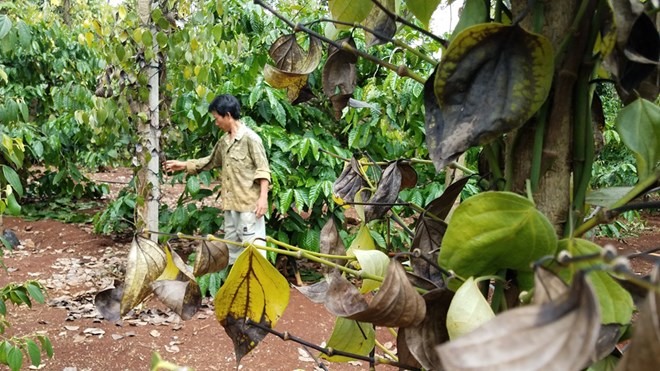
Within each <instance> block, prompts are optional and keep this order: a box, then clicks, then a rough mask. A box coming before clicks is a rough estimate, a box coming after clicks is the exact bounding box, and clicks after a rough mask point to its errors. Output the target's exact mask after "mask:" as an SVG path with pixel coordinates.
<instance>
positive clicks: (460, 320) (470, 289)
mask: <svg viewBox="0 0 660 371" xmlns="http://www.w3.org/2000/svg"><path fill="white" fill-rule="evenodd" d="M493 317H495V313H493V310H492V309H491V308H490V305H489V304H488V302H487V301H486V298H484V296H483V294H482V293H481V291H480V290H479V287H478V286H477V283H476V282H475V281H474V278H472V277H470V278H468V279H467V280H466V281H465V282H463V284H462V285H461V287H459V289H458V290H456V294H455V295H454V298H453V299H452V301H451V304H450V305H449V310H448V311H447V333H448V334H449V338H450V339H457V338H459V337H460V336H463V335H465V334H467V333H470V332H471V331H472V330H474V329H475V328H477V327H479V326H481V325H482V324H484V323H486V322H488V321H490V320H491V319H492V318H493Z"/></svg>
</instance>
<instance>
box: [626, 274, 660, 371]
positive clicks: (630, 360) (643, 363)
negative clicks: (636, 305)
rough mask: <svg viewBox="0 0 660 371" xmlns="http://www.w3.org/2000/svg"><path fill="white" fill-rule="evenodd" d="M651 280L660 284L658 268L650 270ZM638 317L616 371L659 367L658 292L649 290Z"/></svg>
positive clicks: (659, 316) (659, 309) (655, 283)
mask: <svg viewBox="0 0 660 371" xmlns="http://www.w3.org/2000/svg"><path fill="white" fill-rule="evenodd" d="M651 277H652V278H651V282H652V283H653V285H654V286H655V287H656V288H657V287H658V285H660V268H659V267H658V265H656V266H655V268H654V269H653V272H651ZM639 312H640V313H639V317H638V318H637V319H636V321H635V324H634V326H633V337H632V340H631V342H630V346H629V347H628V348H627V350H626V352H625V353H624V354H623V359H621V361H620V362H619V365H618V367H617V368H616V371H636V370H658V369H660V357H658V354H660V294H659V293H658V292H657V290H656V291H650V292H649V293H648V295H647V296H646V299H645V301H644V303H643V304H642V305H641V307H640V310H639Z"/></svg>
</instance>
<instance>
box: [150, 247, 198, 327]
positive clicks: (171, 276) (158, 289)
mask: <svg viewBox="0 0 660 371" xmlns="http://www.w3.org/2000/svg"><path fill="white" fill-rule="evenodd" d="M165 254H166V256H167V265H166V266H165V269H164V270H163V273H162V274H161V275H160V277H158V279H157V280H156V281H155V282H153V283H152V284H151V288H152V290H153V291H154V294H155V295H156V297H158V299H160V301H161V302H163V304H165V305H167V307H168V308H170V309H171V310H172V311H174V313H176V314H178V315H179V317H181V318H182V319H184V320H188V319H190V318H192V316H193V315H194V314H195V313H196V312H197V310H198V309H199V307H200V306H201V304H202V294H201V291H200V288H199V285H198V284H197V281H196V280H195V276H194V275H193V272H192V270H191V269H190V267H189V266H188V265H187V264H186V263H184V261H183V259H181V257H180V256H179V254H177V253H176V252H175V251H173V250H172V249H170V248H169V247H166V248H165Z"/></svg>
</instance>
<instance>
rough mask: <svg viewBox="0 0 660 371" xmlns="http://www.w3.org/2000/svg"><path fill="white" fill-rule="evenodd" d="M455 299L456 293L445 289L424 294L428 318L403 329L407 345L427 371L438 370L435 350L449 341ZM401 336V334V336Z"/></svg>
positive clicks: (438, 362) (437, 357) (438, 359)
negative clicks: (452, 302)
mask: <svg viewBox="0 0 660 371" xmlns="http://www.w3.org/2000/svg"><path fill="white" fill-rule="evenodd" d="M453 297H454V292H453V291H451V290H449V289H446V288H443V289H435V290H432V291H429V292H427V293H426V294H424V296H423V298H424V301H425V302H426V317H424V321H422V323H420V324H419V325H417V326H411V327H406V328H403V329H401V330H400V331H401V332H402V333H403V334H404V335H405V341H406V345H407V347H408V350H409V351H410V353H412V355H413V356H414V357H415V359H417V361H419V363H420V364H421V365H422V366H423V367H424V368H425V369H427V370H437V369H438V367H439V365H440V357H439V355H438V352H436V350H435V348H436V347H437V346H438V345H440V344H442V343H445V342H447V341H449V333H448V332H447V326H446V323H447V312H448V311H449V305H450V303H451V301H452V299H453ZM399 336H401V334H400V335H399Z"/></svg>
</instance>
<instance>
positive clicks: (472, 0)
mask: <svg viewBox="0 0 660 371" xmlns="http://www.w3.org/2000/svg"><path fill="white" fill-rule="evenodd" d="M488 11H489V9H488V8H487V7H486V2H485V1H483V0H465V3H464V6H463V10H461V18H459V20H458V24H456V27H454V30H453V31H452V34H451V39H454V38H456V35H458V34H459V33H460V32H461V31H463V30H464V29H466V28H468V27H471V26H474V25H476V24H479V23H484V22H486V21H488V16H489V14H488Z"/></svg>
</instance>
